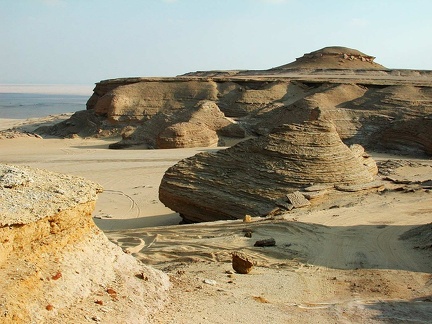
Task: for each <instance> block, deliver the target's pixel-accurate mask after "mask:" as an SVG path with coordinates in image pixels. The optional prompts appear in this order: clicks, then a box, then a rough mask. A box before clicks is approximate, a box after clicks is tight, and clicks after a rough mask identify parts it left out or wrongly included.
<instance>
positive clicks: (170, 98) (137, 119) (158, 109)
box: [39, 46, 432, 154]
mask: <svg viewBox="0 0 432 324" xmlns="http://www.w3.org/2000/svg"><path fill="white" fill-rule="evenodd" d="M374 59H375V58H374V57H373V56H371V55H367V54H364V53H362V52H360V51H358V50H355V49H350V48H346V47H338V46H333V47H326V48H323V49H320V50H317V51H314V52H311V53H307V54H305V55H304V56H303V57H300V58H298V59H296V61H294V62H292V63H289V64H285V65H282V66H279V67H275V68H271V69H268V70H242V71H241V70H238V71H198V72H192V73H187V74H185V75H182V76H178V77H171V78H124V79H113V80H105V81H101V82H98V83H97V84H96V87H95V89H94V93H93V95H92V96H91V98H90V99H89V101H88V102H87V109H88V110H87V112H80V113H77V114H75V115H74V116H73V117H72V118H71V119H70V120H69V121H65V122H63V123H61V124H59V126H54V127H51V128H49V129H47V128H44V129H41V130H40V132H39V133H48V134H53V135H60V136H66V137H67V136H75V135H79V136H90V135H95V136H109V135H113V134H119V133H123V140H122V141H121V142H119V143H118V144H114V145H112V148H122V147H127V146H130V145H140V146H141V147H143V148H145V147H151V148H158V147H173V148H174V147H185V146H202V145H206V146H207V145H208V146H212V145H214V144H215V143H216V142H219V143H222V142H223V141H224V139H225V138H226V137H237V138H242V137H245V136H254V135H265V134H267V133H269V132H271V131H272V129H274V128H275V127H277V126H278V125H281V124H287V123H303V122H304V121H306V120H310V119H316V108H319V110H320V115H321V118H324V119H328V120H331V121H332V122H333V123H334V124H335V126H336V128H337V130H338V132H339V134H340V136H341V138H342V139H343V140H344V142H346V143H347V144H351V143H359V144H362V145H363V146H365V147H366V148H368V149H384V150H386V149H397V150H400V151H402V152H404V153H410V154H418V153H422V154H423V153H426V154H430V147H431V145H432V143H431V141H432V140H431V139H430V137H429V138H428V137H427V136H423V135H421V134H425V133H430V132H431V128H430V125H429V123H428V122H424V120H429V119H430V116H431V115H432V90H431V89H432V72H431V71H415V70H390V69H387V68H385V67H383V66H382V65H380V64H378V63H376V62H375V61H374ZM202 102H206V105H207V106H209V105H210V103H211V104H213V106H214V109H213V111H212V112H209V114H210V117H211V118H210V119H212V118H213V117H217V118H219V120H225V122H226V121H227V119H226V118H225V117H227V118H231V119H232V120H231V125H229V126H227V127H225V126H221V124H220V126H221V127H222V128H217V127H214V126H211V125H210V126H211V127H209V125H203V124H202V123H198V124H197V123H196V122H195V121H192V120H190V119H192V118H194V116H195V115H194V113H193V112H194V111H196V112H197V113H198V114H203V112H202V111H201V112H199V110H202V106H201V103H202ZM215 110H218V111H219V112H217V113H216V112H215ZM312 111H314V113H312ZM222 114H223V115H224V116H222ZM205 119H206V118H204V120H205ZM212 120H214V118H213V119H212ZM235 121H237V123H235ZM176 124H178V125H176ZM210 124H211V123H210ZM406 124H410V125H413V126H414V125H415V126H414V127H417V126H418V127H419V128H421V129H422V131H421V133H420V132H410V131H409V129H408V128H406V127H405V128H404V125H406ZM201 126H204V128H200V127H201ZM410 127H411V126H410ZM207 128H208V129H207ZM214 132H216V134H215V133H214ZM402 134H403V135H402ZM402 136H403V138H402ZM216 137H217V139H216ZM399 137H400V139H398V138H399ZM195 138H197V140H195Z"/></svg>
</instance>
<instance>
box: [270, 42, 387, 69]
mask: <svg viewBox="0 0 432 324" xmlns="http://www.w3.org/2000/svg"><path fill="white" fill-rule="evenodd" d="M374 59H375V57H374V56H370V55H367V54H365V53H362V52H360V51H358V50H356V49H353V48H348V47H342V46H329V47H324V48H322V49H319V50H317V51H313V52H310V53H306V54H304V55H303V56H302V57H299V58H297V59H296V60H295V61H294V62H292V63H289V64H285V65H282V66H279V67H277V68H274V70H287V69H353V70H358V69H361V70H386V68H385V67H384V66H382V65H381V64H378V63H375V62H374Z"/></svg>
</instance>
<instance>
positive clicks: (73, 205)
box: [0, 165, 169, 323]
mask: <svg viewBox="0 0 432 324" xmlns="http://www.w3.org/2000/svg"><path fill="white" fill-rule="evenodd" d="M101 190H102V189H101V187H100V186H98V185H96V184H94V183H92V182H90V181H87V180H84V179H82V178H78V177H72V176H67V175H61V174H55V173H51V172H48V171H43V170H37V169H30V168H26V167H16V166H9V165H0V242H1V245H0V276H1V278H2V279H1V281H0V318H1V320H0V321H1V322H2V323H48V322H51V323H72V322H86V321H91V320H92V319H93V320H94V321H97V320H99V321H104V322H117V323H119V322H129V320H130V319H131V318H134V319H137V320H139V321H145V320H146V319H147V318H148V316H149V315H150V314H151V313H152V312H153V311H155V310H156V309H157V308H158V307H161V306H162V303H163V300H164V299H165V297H166V296H165V294H166V290H167V288H168V286H169V282H168V279H167V277H166V276H165V275H164V274H163V273H161V272H159V271H157V270H154V269H152V268H150V267H146V266H144V265H142V264H140V263H139V262H138V261H137V260H136V259H134V258H133V257H132V256H130V255H127V254H125V253H124V252H123V251H122V250H121V249H120V248H119V247H118V246H116V245H114V244H113V243H110V242H109V241H108V239H107V238H106V237H105V235H104V234H103V233H102V232H101V231H100V230H99V229H98V228H97V227H96V226H95V224H94V223H93V221H92V217H91V213H92V212H93V209H94V205H95V200H96V195H97V193H98V192H100V191H101ZM140 273H145V276H146V278H148V280H147V281H144V280H142V279H139V278H138V277H136V275H137V274H140ZM96 301H97V302H96ZM103 305H105V308H106V309H105V310H102V311H101V307H103Z"/></svg>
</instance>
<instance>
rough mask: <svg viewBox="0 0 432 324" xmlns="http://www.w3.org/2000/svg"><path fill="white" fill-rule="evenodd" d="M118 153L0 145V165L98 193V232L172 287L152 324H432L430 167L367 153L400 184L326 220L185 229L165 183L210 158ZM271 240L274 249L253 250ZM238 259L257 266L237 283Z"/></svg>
mask: <svg viewBox="0 0 432 324" xmlns="http://www.w3.org/2000/svg"><path fill="white" fill-rule="evenodd" d="M2 125H3V124H2ZM7 126H10V124H8V125H7ZM114 141H115V139H112V140H101V139H80V138H78V139H62V140H60V139H47V138H46V139H40V138H36V137H30V136H24V137H16V138H12V139H3V140H0V149H1V152H2V155H1V160H2V161H1V162H3V163H11V164H18V165H20V164H21V165H29V166H32V167H37V168H44V169H48V170H50V171H57V172H62V173H67V174H73V175H80V176H84V177H86V178H87V179H90V180H92V181H95V182H97V183H99V184H101V185H102V186H103V187H104V189H105V192H104V193H102V194H101V195H100V199H99V200H98V203H97V207H96V211H95V214H94V216H95V217H94V220H95V222H96V224H97V225H98V226H100V227H101V228H102V229H103V230H104V231H105V233H106V235H107V236H108V237H109V238H110V239H111V240H112V241H114V242H116V243H118V244H119V245H120V246H121V247H122V248H123V249H124V251H125V252H127V253H131V254H132V255H134V256H136V257H137V258H138V259H140V260H142V261H143V262H144V263H146V264H149V265H153V266H154V267H156V268H159V269H162V270H164V271H165V272H167V273H168V274H169V275H170V276H171V282H172V283H173V288H172V289H171V292H170V296H171V297H170V298H171V301H170V302H169V304H168V305H167V307H166V308H165V309H164V310H163V311H161V312H160V313H159V314H157V315H156V316H154V322H155V323H170V322H171V323H224V322H237V323H249V322H260V323H271V322H279V323H281V322H294V321H295V322H299V323H310V322H316V323H334V322H341V323H344V322H345V323H353V322H354V323H377V322H391V323H405V322H413V323H428V322H430V318H432V303H431V298H432V262H431V257H432V250H431V244H432V238H431V234H430V233H431V225H430V223H431V221H432V207H431V206H432V204H431V202H432V196H431V190H430V189H428V188H427V187H426V186H425V187H418V186H417V187H416V184H418V183H426V184H427V180H430V179H432V161H431V160H430V159H414V158H408V157H402V156H389V155H384V154H375V153H373V152H370V153H372V156H373V157H374V158H375V160H376V161H378V162H382V161H387V160H389V159H390V160H392V161H402V162H395V164H394V167H392V168H389V167H387V169H386V170H387V171H388V174H387V177H391V178H392V179H393V180H396V182H397V181H398V182H399V184H397V183H395V182H392V181H386V188H387V190H384V191H383V192H380V193H371V194H369V195H366V196H358V195H354V196H351V197H350V198H349V199H347V198H341V199H340V200H339V201H337V202H336V203H334V204H333V205H332V206H330V207H329V208H326V209H319V208H315V209H311V210H303V209H297V210H296V211H295V212H291V213H288V214H285V215H283V216H278V218H275V219H271V218H266V219H258V220H256V221H253V222H248V223H245V222H243V221H242V220H238V221H219V222H214V223H203V224H194V225H176V224H177V223H178V222H179V221H180V217H179V216H177V215H176V214H175V213H173V212H172V211H170V210H169V209H167V208H166V207H164V206H163V205H162V204H161V203H160V202H159V200H158V187H159V183H160V180H161V178H162V176H163V174H164V172H165V170H166V169H167V168H168V167H169V166H171V165H173V164H174V163H176V162H177V161H179V160H180V159H182V158H185V157H188V156H192V155H194V154H195V153H197V152H199V151H203V150H212V149H209V148H205V149H204V148H194V149H175V150H122V151H117V150H109V149H108V145H109V144H110V143H112V142H114ZM381 176H382V177H384V175H381ZM396 188H399V189H398V190H394V189H396ZM428 224H429V225H428ZM418 226H423V227H422V228H420V229H418V230H416V232H415V233H414V234H413V233H412V232H408V231H409V230H411V231H412V229H413V228H417V227H418ZM245 229H246V231H249V232H251V233H252V237H251V238H248V237H245ZM407 232H408V234H405V235H404V233H407ZM269 237H273V238H274V239H275V241H276V245H275V246H272V247H254V243H255V241H257V240H259V239H264V238H269ZM401 238H403V239H401ZM235 251H240V252H243V253H245V254H246V255H248V256H249V257H250V258H251V259H252V260H254V261H255V266H254V268H253V269H252V271H251V272H250V273H249V274H247V275H241V274H235V273H233V271H232V267H231V263H230V260H231V253H232V252H235ZM90 321H91V320H90Z"/></svg>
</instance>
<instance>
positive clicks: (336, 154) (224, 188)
mask: <svg viewBox="0 0 432 324" xmlns="http://www.w3.org/2000/svg"><path fill="white" fill-rule="evenodd" d="M376 173H377V167H376V165H375V162H374V161H373V160H372V159H371V158H369V157H368V156H367V155H366V154H365V153H364V151H363V149H362V148H361V146H359V145H356V146H353V147H352V149H350V148H348V147H347V146H346V145H345V144H343V143H342V141H341V139H340V138H339V136H338V133H337V132H336V128H335V127H334V126H333V124H331V123H330V122H327V121H321V120H318V121H312V122H307V123H305V124H302V125H300V124H291V125H281V126H280V127H278V128H277V129H276V130H274V132H272V133H270V134H268V135H266V136H262V137H260V138H257V139H252V140H248V141H244V142H242V143H239V144H237V145H235V146H233V147H231V148H228V149H225V150H221V151H218V152H216V153H200V154H197V155H195V156H193V157H191V158H187V159H184V160H182V161H180V162H179V163H177V164H176V165H174V166H173V167H171V168H170V169H168V170H167V172H166V173H165V175H164V177H163V179H162V182H161V185H160V188H159V199H160V200H161V201H162V203H164V204H165V205H166V206H167V207H169V208H171V209H172V210H174V211H176V212H178V213H180V215H181V216H182V217H183V218H184V219H186V220H188V221H211V220H218V219H236V218H243V217H244V216H245V214H249V215H252V216H263V215H268V214H271V213H274V212H277V210H285V211H286V210H290V209H291V208H293V207H294V205H295V203H294V202H293V201H290V196H288V197H287V194H292V193H295V192H299V193H298V194H296V195H297V196H298V195H299V194H302V193H301V192H302V191H303V190H306V191H307V192H309V193H310V192H314V191H320V189H325V190H329V189H330V190H332V189H334V188H337V189H340V190H347V191H355V190H362V189H366V188H371V187H374V186H376V183H374V182H373V181H374V175H375V174H376ZM311 187H312V188H311ZM313 187H315V188H313ZM318 187H321V188H318ZM317 188H318V189H317ZM296 195H293V197H294V196H296ZM302 195H303V194H302ZM305 196H307V197H308V198H309V199H312V197H313V196H314V195H313V194H309V195H308V194H305Z"/></svg>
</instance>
